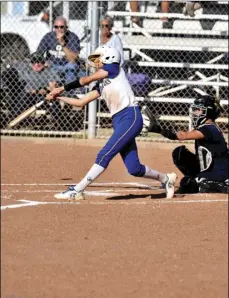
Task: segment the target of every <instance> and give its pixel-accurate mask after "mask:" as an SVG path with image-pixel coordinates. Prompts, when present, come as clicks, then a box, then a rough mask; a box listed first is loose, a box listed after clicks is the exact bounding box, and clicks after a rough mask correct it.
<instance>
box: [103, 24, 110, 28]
mask: <svg viewBox="0 0 229 298" xmlns="http://www.w3.org/2000/svg"><path fill="white" fill-rule="evenodd" d="M101 28H109V25H108V24H105V25H103V24H102V25H101Z"/></svg>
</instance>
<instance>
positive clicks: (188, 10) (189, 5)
mask: <svg viewBox="0 0 229 298" xmlns="http://www.w3.org/2000/svg"><path fill="white" fill-rule="evenodd" d="M175 2H184V4H185V6H184V8H183V14H184V15H189V16H191V17H194V16H195V11H196V10H198V9H200V8H201V5H200V3H198V2H191V1H185V0H184V1H183V0H180V1H178V0H177V1H175ZM169 9H170V1H161V12H162V13H168V12H169ZM161 20H162V22H163V23H162V27H163V29H171V28H172V26H173V22H172V21H171V20H169V19H168V18H167V17H162V18H161Z"/></svg>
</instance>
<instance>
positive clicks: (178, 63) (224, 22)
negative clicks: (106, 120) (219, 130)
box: [100, 1, 228, 126]
mask: <svg viewBox="0 0 229 298" xmlns="http://www.w3.org/2000/svg"><path fill="white" fill-rule="evenodd" d="M214 5H215V8H214V10H213V9H212V7H211V6H210V5H209V7H208V6H207V4H206V6H205V7H204V8H202V9H200V10H199V11H197V12H196V15H195V17H193V18H192V17H190V16H185V15H184V14H183V13H182V11H181V9H180V12H178V11H175V12H173V11H172V12H170V13H168V14H162V13H161V12H160V11H159V10H158V5H156V4H155V2H150V3H148V5H147V6H146V7H142V8H141V12H139V13H132V12H129V11H120V10H113V11H109V12H108V14H109V15H110V16H112V17H114V18H115V22H114V28H113V31H114V32H115V33H117V34H119V36H120V37H121V39H122V41H123V47H124V51H125V58H126V67H127V69H128V73H147V74H149V76H150V77H151V84H150V91H149V92H148V94H146V96H145V97H144V101H145V102H147V104H149V105H152V107H153V108H154V109H155V111H156V112H157V113H158V115H160V119H161V120H163V121H181V122H182V121H184V122H185V121H187V119H188V117H186V115H187V110H188V105H189V104H190V102H192V100H193V99H194V98H195V97H196V96H197V95H198V94H206V93H207V94H210V95H214V96H217V97H218V98H219V99H220V102H221V105H223V106H224V107H225V108H227V106H228V3H226V2H224V1H218V2H217V1H215V3H214ZM208 8H209V10H208ZM131 16H139V17H141V19H142V27H140V26H138V25H136V24H134V23H133V24H132V23H131ZM163 16H166V17H167V18H168V19H169V20H170V21H171V22H172V28H170V29H163V27H162V20H161V18H162V17H163ZM136 96H137V97H138V98H139V101H142V97H140V96H138V94H136ZM168 110H169V111H170V112H171V113H173V114H174V115H170V116H167V115H166V114H167V112H168ZM100 112H101V113H100V116H101V115H102V117H105V116H108V115H107V114H106V113H104V111H100ZM171 113H170V114H171ZM219 122H221V123H224V124H223V126H225V123H228V119H227V113H226V112H225V113H224V115H223V116H222V117H221V118H220V119H219ZM185 125H187V123H184V126H185Z"/></svg>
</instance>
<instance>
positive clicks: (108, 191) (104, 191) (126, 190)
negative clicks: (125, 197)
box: [2, 187, 162, 196]
mask: <svg viewBox="0 0 229 298" xmlns="http://www.w3.org/2000/svg"><path fill="white" fill-rule="evenodd" d="M153 189H154V190H157V189H162V188H158V187H154V188H153ZM153 189H150V190H153ZM62 191H63V189H62V190H55V192H62ZM139 191H140V192H141V193H142V192H149V189H141V190H139V189H132V188H129V189H121V188H118V189H112V190H109V189H108V190H103V191H99V190H98V191H84V193H85V194H88V195H91V196H97V195H98V196H99V195H101V196H106V195H107V194H110V195H111V194H116V195H117V194H120V193H119V192H139ZM22 192H24V193H43V192H44V193H45V192H47V193H53V192H54V190H47V189H40V190H18V189H14V190H2V193H22Z"/></svg>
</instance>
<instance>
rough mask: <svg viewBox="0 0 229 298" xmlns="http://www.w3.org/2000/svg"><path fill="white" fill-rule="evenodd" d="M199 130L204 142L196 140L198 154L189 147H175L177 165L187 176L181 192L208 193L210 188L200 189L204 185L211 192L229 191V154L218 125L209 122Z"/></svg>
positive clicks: (174, 154) (182, 183) (174, 155)
mask: <svg viewBox="0 0 229 298" xmlns="http://www.w3.org/2000/svg"><path fill="white" fill-rule="evenodd" d="M196 130H199V131H200V132H201V133H202V134H203V135H204V139H200V140H195V154H194V153H192V152H190V151H189V150H188V149H187V148H186V147H185V146H179V147H177V148H175V149H174V151H173V154H172V156H173V161H174V164H175V165H176V166H177V167H178V169H179V170H180V171H181V172H182V173H183V174H184V175H185V177H184V178H183V179H182V180H181V190H182V189H183V192H198V191H203V192H205V190H206V189H205V190H204V189H202V188H201V187H200V185H202V184H203V185H205V187H207V188H208V190H209V192H214V191H217V192H227V191H225V189H228V182H227V181H226V180H228V169H229V168H228V167H229V164H228V158H229V151H228V148H227V143H226V141H225V139H224V137H223V134H222V132H221V131H220V130H219V128H218V127H217V125H216V124H215V123H209V124H207V123H205V124H203V125H201V126H199V127H198V128H196ZM209 185H210V186H209ZM221 186H222V189H221Z"/></svg>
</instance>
